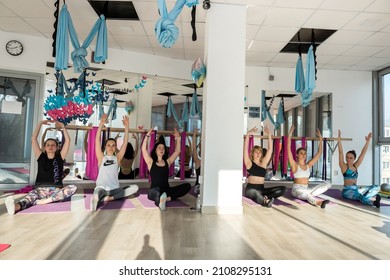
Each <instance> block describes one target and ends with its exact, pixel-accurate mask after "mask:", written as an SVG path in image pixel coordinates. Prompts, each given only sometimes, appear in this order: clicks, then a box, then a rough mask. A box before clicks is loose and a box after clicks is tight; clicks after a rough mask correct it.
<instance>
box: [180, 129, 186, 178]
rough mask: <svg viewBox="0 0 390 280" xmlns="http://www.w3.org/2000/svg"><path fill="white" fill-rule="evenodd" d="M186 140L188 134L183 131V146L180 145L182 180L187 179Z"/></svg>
mask: <svg viewBox="0 0 390 280" xmlns="http://www.w3.org/2000/svg"><path fill="white" fill-rule="evenodd" d="M186 139H187V133H186V132H185V131H183V132H182V133H181V145H180V180H184V179H185V161H186Z"/></svg>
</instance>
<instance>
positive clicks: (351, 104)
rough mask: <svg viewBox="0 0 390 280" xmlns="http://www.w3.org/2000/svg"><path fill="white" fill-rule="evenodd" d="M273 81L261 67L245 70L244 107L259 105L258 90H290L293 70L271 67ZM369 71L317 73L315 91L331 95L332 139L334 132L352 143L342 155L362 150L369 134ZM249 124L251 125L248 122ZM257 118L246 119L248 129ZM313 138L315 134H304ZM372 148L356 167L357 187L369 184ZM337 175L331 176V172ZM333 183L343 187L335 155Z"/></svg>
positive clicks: (370, 115) (344, 145)
mask: <svg viewBox="0 0 390 280" xmlns="http://www.w3.org/2000/svg"><path fill="white" fill-rule="evenodd" d="M272 74H273V75H274V76H275V80H274V81H269V80H268V76H269V70H268V68H265V67H247V68H246V84H247V85H248V106H251V105H259V104H260V96H261V95H260V91H261V90H262V89H263V90H285V91H293V90H294V83H295V69H294V68H272ZM371 84H372V81H371V72H367V71H340V70H318V73H317V87H316V89H315V91H318V92H331V93H332V98H333V102H332V128H333V137H337V135H338V134H337V133H338V129H340V130H341V132H342V138H352V139H353V141H345V142H343V150H344V152H346V151H348V150H352V149H354V150H356V152H357V154H359V153H360V151H361V149H362V148H363V145H364V143H365V142H364V141H365V138H364V137H365V136H366V135H367V134H368V133H369V132H370V131H372V90H371ZM249 122H251V123H249ZM258 122H259V120H258V119H249V120H248V128H250V127H252V126H254V125H257V126H258V127H259V126H260V123H258ZM306 136H311V137H314V136H315V135H306ZM371 147H372V146H370V147H369V149H368V151H367V154H366V157H365V160H364V161H363V164H362V165H361V166H360V168H359V184H361V185H368V184H372V182H373V177H372V176H373V175H372V174H373V162H372V157H373V154H372V149H371ZM334 171H337V172H338V175H335V172H334ZM332 176H333V184H337V185H340V184H343V178H342V175H341V174H340V168H339V166H338V153H337V151H336V152H335V153H334V155H333V159H332Z"/></svg>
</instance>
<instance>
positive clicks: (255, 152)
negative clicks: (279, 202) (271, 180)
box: [244, 127, 286, 207]
mask: <svg viewBox="0 0 390 280" xmlns="http://www.w3.org/2000/svg"><path fill="white" fill-rule="evenodd" d="M255 132H257V127H254V128H252V129H251V130H249V131H248V133H247V135H246V136H245V141H244V164H245V167H246V169H247V171H248V180H247V185H246V188H245V196H246V197H248V198H250V199H252V200H253V201H255V202H256V203H258V204H261V205H263V206H265V207H272V203H273V202H274V199H275V198H277V197H279V196H282V195H283V194H284V193H285V191H286V187H284V186H278V187H269V188H265V187H264V180H265V175H266V172H267V170H266V167H267V165H268V162H269V161H270V159H271V156H272V149H273V143H272V137H271V134H270V133H269V130H268V128H267V127H266V128H265V129H264V132H265V133H266V134H268V150H267V153H266V154H265V155H264V154H263V149H262V148H261V147H259V146H254V147H253V148H252V150H251V152H250V155H249V152H248V147H249V137H250V136H251V135H253V134H254V133H255Z"/></svg>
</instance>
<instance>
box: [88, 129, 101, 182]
mask: <svg viewBox="0 0 390 280" xmlns="http://www.w3.org/2000/svg"><path fill="white" fill-rule="evenodd" d="M97 130H98V127H97V126H94V127H92V128H91V129H90V130H89V133H88V145H87V150H88V151H87V163H86V167H85V175H86V176H87V177H88V178H89V179H90V180H94V181H96V179H97V176H98V173H99V167H98V160H97V157H96V153H95V138H96V133H97Z"/></svg>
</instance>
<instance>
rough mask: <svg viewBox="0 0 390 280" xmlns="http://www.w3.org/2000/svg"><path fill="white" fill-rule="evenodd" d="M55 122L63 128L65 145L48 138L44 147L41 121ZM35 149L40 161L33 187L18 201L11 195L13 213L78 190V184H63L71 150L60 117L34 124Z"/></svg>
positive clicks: (8, 202)
mask: <svg viewBox="0 0 390 280" xmlns="http://www.w3.org/2000/svg"><path fill="white" fill-rule="evenodd" d="M50 123H55V127H56V129H58V130H60V129H62V131H63V135H64V136H63V139H62V142H63V145H62V148H61V150H59V145H58V142H57V141H56V140H55V139H51V138H49V139H47V140H46V141H44V142H43V144H42V149H41V147H39V144H38V139H37V138H38V134H39V131H40V130H41V126H42V125H48V124H50ZM31 144H32V150H33V152H34V154H35V157H36V159H37V161H38V174H37V178H36V180H35V186H34V189H33V190H31V191H30V192H29V193H28V194H27V195H26V196H25V197H24V198H23V199H21V200H19V201H18V202H17V203H15V202H14V198H13V196H8V197H7V198H6V200H5V206H6V208H7V212H8V214H9V215H14V214H15V213H16V212H18V211H20V210H24V209H27V208H29V207H31V206H34V205H36V204H48V203H52V202H59V201H64V200H66V199H68V198H70V197H71V196H72V195H73V194H74V193H75V192H76V190H77V187H76V186H75V185H68V186H65V187H64V186H63V184H62V177H63V176H62V175H63V164H64V160H65V157H66V154H67V153H68V150H69V144H70V137H69V134H68V131H67V130H66V127H65V125H64V124H62V123H60V122H58V121H51V120H43V121H40V122H39V123H38V125H37V127H36V128H35V130H34V132H33V135H32V137H31Z"/></svg>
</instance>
